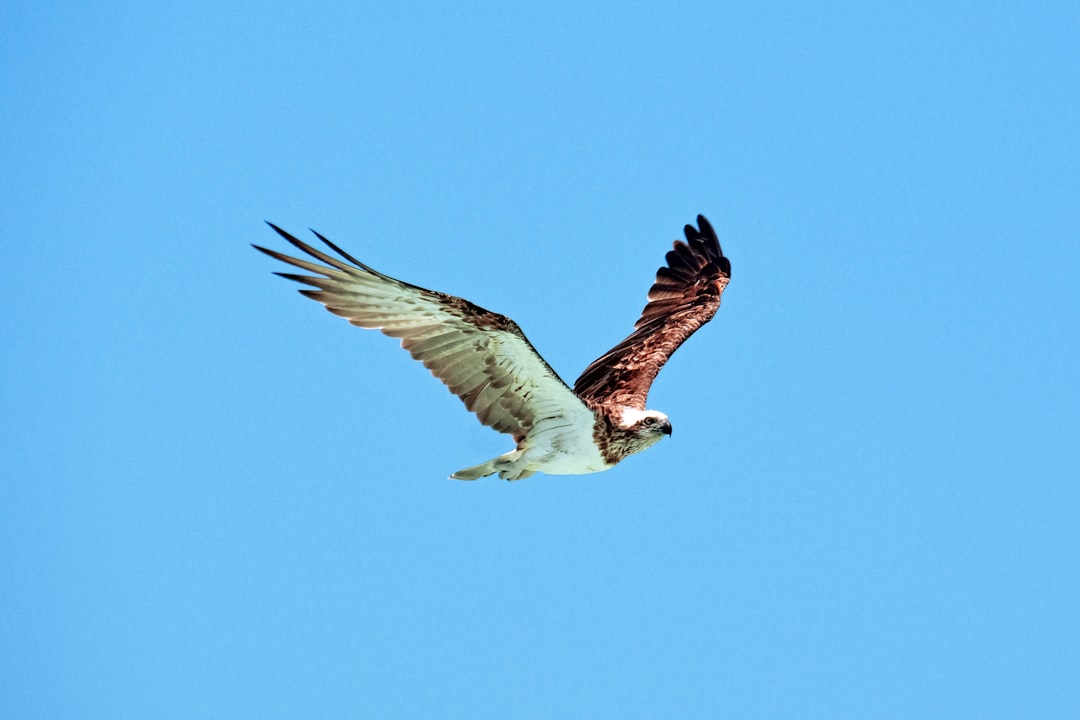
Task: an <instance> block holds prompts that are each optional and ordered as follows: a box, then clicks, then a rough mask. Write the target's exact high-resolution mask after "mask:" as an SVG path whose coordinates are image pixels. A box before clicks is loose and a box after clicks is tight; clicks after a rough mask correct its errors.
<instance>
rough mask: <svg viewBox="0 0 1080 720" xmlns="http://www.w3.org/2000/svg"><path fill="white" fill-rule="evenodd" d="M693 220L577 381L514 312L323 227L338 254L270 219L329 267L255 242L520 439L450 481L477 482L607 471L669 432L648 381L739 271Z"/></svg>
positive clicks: (333, 306)
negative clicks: (356, 249)
mask: <svg viewBox="0 0 1080 720" xmlns="http://www.w3.org/2000/svg"><path fill="white" fill-rule="evenodd" d="M697 222H698V227H696V228H695V227H694V226H692V225H687V226H686V228H685V234H686V242H683V241H681V240H676V241H675V246H674V248H673V249H672V250H671V251H670V252H668V254H667V258H666V259H667V265H665V266H663V267H661V268H660V269H659V270H658V271H657V273H656V282H655V283H653V286H652V287H651V288H650V289H649V295H648V303H647V304H646V305H645V309H644V310H642V312H641V317H640V318H638V321H637V322H636V323H635V324H634V331H633V332H632V333H630V335H629V336H628V337H627V338H626V339H625V340H623V341H622V342H620V343H619V344H618V345H616V346H615V347H613V348H612V349H611V350H609V351H608V352H606V353H604V355H602V356H601V357H600V358H599V359H597V360H596V361H595V362H593V363H592V364H591V365H589V367H587V368H585V372H583V373H582V374H581V377H579V378H578V379H577V382H575V383H574V387H573V389H571V388H570V387H569V386H568V385H567V384H566V383H564V382H563V381H562V379H560V378H559V376H558V375H557V374H556V373H555V371H554V370H552V369H551V367H550V366H549V365H548V364H547V362H545V361H544V358H542V357H540V354H539V353H538V352H536V349H535V348H534V347H533V346H532V343H530V342H529V340H528V339H527V338H526V337H525V334H524V333H523V332H521V328H519V327H518V325H517V323H515V322H514V321H513V320H511V319H510V318H508V317H505V316H503V315H499V314H498V313H493V312H490V311H488V310H485V309H483V308H481V307H478V306H476V305H474V304H472V303H471V302H469V301H468V300H464V299H462V298H459V297H454V296H453V295H446V294H444V293H440V292H435V291H433V290H425V289H424V288H421V287H417V286H415V285H410V284H409V283H406V282H402V281H400V280H395V279H394V278H392V277H390V276H388V275H383V274H382V273H380V272H378V271H377V270H374V269H372V268H371V267H368V266H367V265H365V264H364V263H362V262H360V261H359V260H356V259H355V258H353V257H352V256H350V255H349V254H348V253H346V252H345V251H344V250H342V249H341V248H339V247H338V246H336V245H334V243H332V242H330V241H329V240H327V239H326V238H324V237H323V236H322V235H320V234H319V233H317V232H316V233H315V235H316V236H317V237H318V238H319V239H320V240H322V241H323V242H324V243H326V245H327V246H328V247H329V248H330V249H331V250H333V251H334V252H336V253H337V254H338V255H339V256H340V258H337V257H333V256H331V255H328V254H326V253H325V252H322V251H321V250H318V249H316V248H314V247H312V246H310V245H308V244H307V243H305V242H303V241H301V240H299V239H297V238H295V237H293V236H292V235H290V234H289V233H287V232H285V231H284V230H282V229H281V228H279V227H277V226H276V225H274V224H273V223H267V224H268V225H270V227H272V228H273V229H274V230H275V231H277V233H278V234H279V235H280V236H281V237H283V238H284V239H285V240H287V241H289V242H290V243H292V244H293V245H294V246H295V247H297V248H298V249H300V250H302V251H303V252H305V253H307V255H309V256H311V257H312V258H314V259H316V260H319V261H321V262H322V263H325V264H318V263H314V262H311V261H310V260H304V259H301V258H296V257H292V256H289V255H285V254H283V253H280V252H277V251H275V250H269V249H267V248H264V247H260V246H258V245H255V246H254V247H255V249H257V250H260V251H262V252H264V253H266V254H267V255H269V256H270V257H273V258H276V259H278V260H281V261H282V262H285V263H288V264H289V265H292V266H294V267H297V268H300V269H302V270H306V271H308V272H312V273H316V275H317V276H311V275H295V274H292V273H275V274H277V275H280V276H281V277H284V278H287V279H289V280H295V281H297V282H300V283H303V284H305V285H309V286H312V287H314V288H317V289H314V290H310V289H304V290H301V291H300V292H301V294H303V295H305V296H307V297H309V298H311V299H312V300H317V301H318V302H320V303H322V304H323V305H325V306H326V309H327V310H329V311H330V312H332V313H334V314H336V315H341V316H342V317H344V318H346V319H348V320H349V322H351V323H352V324H353V325H358V326H360V327H363V328H372V329H378V330H381V331H382V332H383V333H385V334H387V335H389V336H390V337H395V338H400V339H401V346H402V347H403V348H405V349H406V350H408V351H409V353H410V354H411V355H412V356H413V357H414V358H415V359H417V360H419V361H420V362H422V363H423V364H424V366H425V367H427V369H428V370H430V371H431V373H432V375H434V376H435V377H437V378H439V380H442V381H443V382H444V383H445V384H446V385H447V387H449V388H450V391H451V392H453V393H454V394H455V395H457V396H458V397H459V398H461V400H462V401H463V402H464V403H465V407H466V408H468V409H469V410H470V411H472V412H474V413H476V416H477V417H478V418H479V419H480V422H482V423H483V424H484V425H487V426H489V427H492V428H494V429H495V430H497V431H499V432H501V433H506V434H507V435H510V436H512V437H513V438H514V442H515V443H517V447H515V448H514V449H513V450H511V451H510V452H508V453H506V454H504V455H500V456H499V457H497V458H494V459H492V460H488V461H487V462H484V463H480V464H479V465H475V466H473V467H469V468H465V469H464V470H458V471H457V472H456V473H454V474H453V475H451V476H450V477H451V478H455V479H458V480H475V479H477V478H480V477H485V476H487V475H492V474H494V473H499V477H501V478H504V479H506V480H520V479H521V478H526V477H529V476H530V475H532V474H533V473H534V472H537V471H539V472H545V473H549V474H552V475H578V474H585V473H594V472H600V471H602V470H608V469H610V468H612V467H614V466H615V465H616V464H617V463H618V462H619V461H620V460H622V459H623V458H625V457H627V456H628V455H632V454H634V453H637V452H641V451H642V450H645V449H646V448H649V447H651V446H652V445H654V444H655V443H656V442H658V441H659V440H660V438H662V437H663V436H664V435H671V423H670V421H669V420H668V418H667V416H666V415H664V413H662V412H657V411H656V410H647V409H646V408H645V398H646V396H647V395H648V394H649V387H650V386H651V385H652V381H653V379H654V378H655V377H656V374H657V373H658V372H660V368H661V367H663V366H664V363H665V362H667V360H668V358H669V357H671V354H672V353H673V352H675V350H676V349H677V348H678V347H679V346H680V345H682V343H683V342H684V341H685V340H686V339H687V338H688V337H690V336H691V335H692V334H693V333H694V331H696V330H697V329H698V328H700V327H701V326H702V325H704V324H705V323H707V322H708V321H709V320H710V319H712V316H713V315H715V314H716V310H717V308H718V307H720V296H721V294H722V293H723V292H724V288H725V287H726V286H727V284H728V281H729V280H730V279H731V263H730V262H729V261H728V259H727V258H726V257H724V255H723V253H722V252H721V250H720V243H719V241H718V240H717V238H716V231H715V230H713V228H712V226H711V225H710V224H709V221H708V220H706V219H705V218H704V217H703V216H701V215H698V218H697ZM312 232H314V231H312ZM346 261H347V262H346ZM350 263H351V264H350Z"/></svg>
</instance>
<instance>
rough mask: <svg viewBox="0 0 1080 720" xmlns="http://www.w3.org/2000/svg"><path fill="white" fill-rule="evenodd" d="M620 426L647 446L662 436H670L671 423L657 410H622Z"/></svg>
mask: <svg viewBox="0 0 1080 720" xmlns="http://www.w3.org/2000/svg"><path fill="white" fill-rule="evenodd" d="M620 420H621V422H620V426H621V427H622V428H623V429H624V430H629V431H631V432H633V433H635V434H636V435H638V437H640V438H641V440H643V441H645V442H646V443H647V444H648V445H652V444H653V443H655V442H657V441H659V440H660V438H661V437H663V436H664V435H671V421H670V420H668V416H667V415H665V414H664V413H662V412H660V411H659V410H638V409H637V408H629V407H628V408H623V411H622V417H621V418H620Z"/></svg>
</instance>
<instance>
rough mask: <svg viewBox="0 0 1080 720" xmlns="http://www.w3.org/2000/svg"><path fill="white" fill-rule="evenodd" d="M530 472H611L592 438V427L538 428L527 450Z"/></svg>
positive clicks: (563, 473)
mask: <svg viewBox="0 0 1080 720" xmlns="http://www.w3.org/2000/svg"><path fill="white" fill-rule="evenodd" d="M525 457H526V463H527V465H528V467H529V469H530V470H534V471H539V472H543V473H547V474H548V475H584V474H587V473H595V472H601V471H603V470H610V469H611V468H612V467H614V465H612V464H610V463H608V462H607V461H606V460H604V457H603V456H602V455H601V454H600V449H599V448H597V447H596V443H595V442H594V441H593V437H592V427H591V425H590V426H589V427H588V428H581V427H576V428H575V427H565V426H564V427H552V428H538V429H536V430H534V432H533V433H532V437H531V438H530V442H529V448H528V449H527V450H526V451H525Z"/></svg>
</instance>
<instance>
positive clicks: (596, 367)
mask: <svg viewBox="0 0 1080 720" xmlns="http://www.w3.org/2000/svg"><path fill="white" fill-rule="evenodd" d="M697 220H698V227H696V228H695V227H694V226H693V225H687V226H686V228H685V232H686V240H687V242H682V241H681V240H676V241H675V248H674V249H673V250H671V252H669V253H668V254H667V265H666V266H664V267H661V268H660V269H659V270H658V271H657V273H656V282H655V283H654V284H653V286H652V288H650V289H649V302H648V304H647V305H645V309H644V310H642V311H641V317H640V318H639V319H638V321H637V322H636V323H635V324H634V332H633V333H631V334H630V336H629V337H627V338H626V339H625V340H623V341H622V342H621V343H619V344H618V345H616V346H615V347H613V348H612V349H611V350H609V351H608V352H607V353H605V354H604V355H603V356H602V357H600V358H599V359H597V360H596V361H595V362H593V364H592V365H590V366H589V367H587V368H585V372H583V373H582V374H581V377H579V378H578V379H577V382H576V383H574V392H575V393H577V394H578V396H580V397H581V398H582V399H584V400H587V401H592V402H597V403H600V404H603V405H608V404H610V405H628V406H630V407H634V408H637V409H639V410H644V409H645V398H646V396H647V395H648V394H649V387H650V386H651V385H652V381H653V379H655V378H656V374H657V373H659V372H660V368H662V367H663V366H664V363H666V362H667V361H668V358H670V357H671V354H672V353H674V352H675V350H677V349H678V347H679V346H680V345H682V344H683V342H685V341H686V338H688V337H690V336H691V335H693V334H694V331H696V330H697V329H698V328H699V327H701V326H702V325H704V324H705V323H707V322H709V320H711V319H712V316H713V315H715V314H716V309H717V308H719V307H720V295H721V294H722V293H723V292H724V288H725V287H727V284H728V281H729V280H730V279H731V262H729V261H728V259H727V258H726V257H724V254H723V252H722V251H721V250H720V242H719V241H718V240H717V238H716V231H715V230H713V228H712V225H710V224H709V221H708V220H706V219H705V218H704V217H703V216H701V215H698V218H697Z"/></svg>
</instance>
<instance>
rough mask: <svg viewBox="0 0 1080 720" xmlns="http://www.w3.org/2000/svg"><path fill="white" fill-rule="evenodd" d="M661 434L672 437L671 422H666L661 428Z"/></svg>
mask: <svg viewBox="0 0 1080 720" xmlns="http://www.w3.org/2000/svg"><path fill="white" fill-rule="evenodd" d="M660 432H662V433H664V434H665V435H671V423H670V422H669V421H664V424H663V425H661V426H660Z"/></svg>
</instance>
